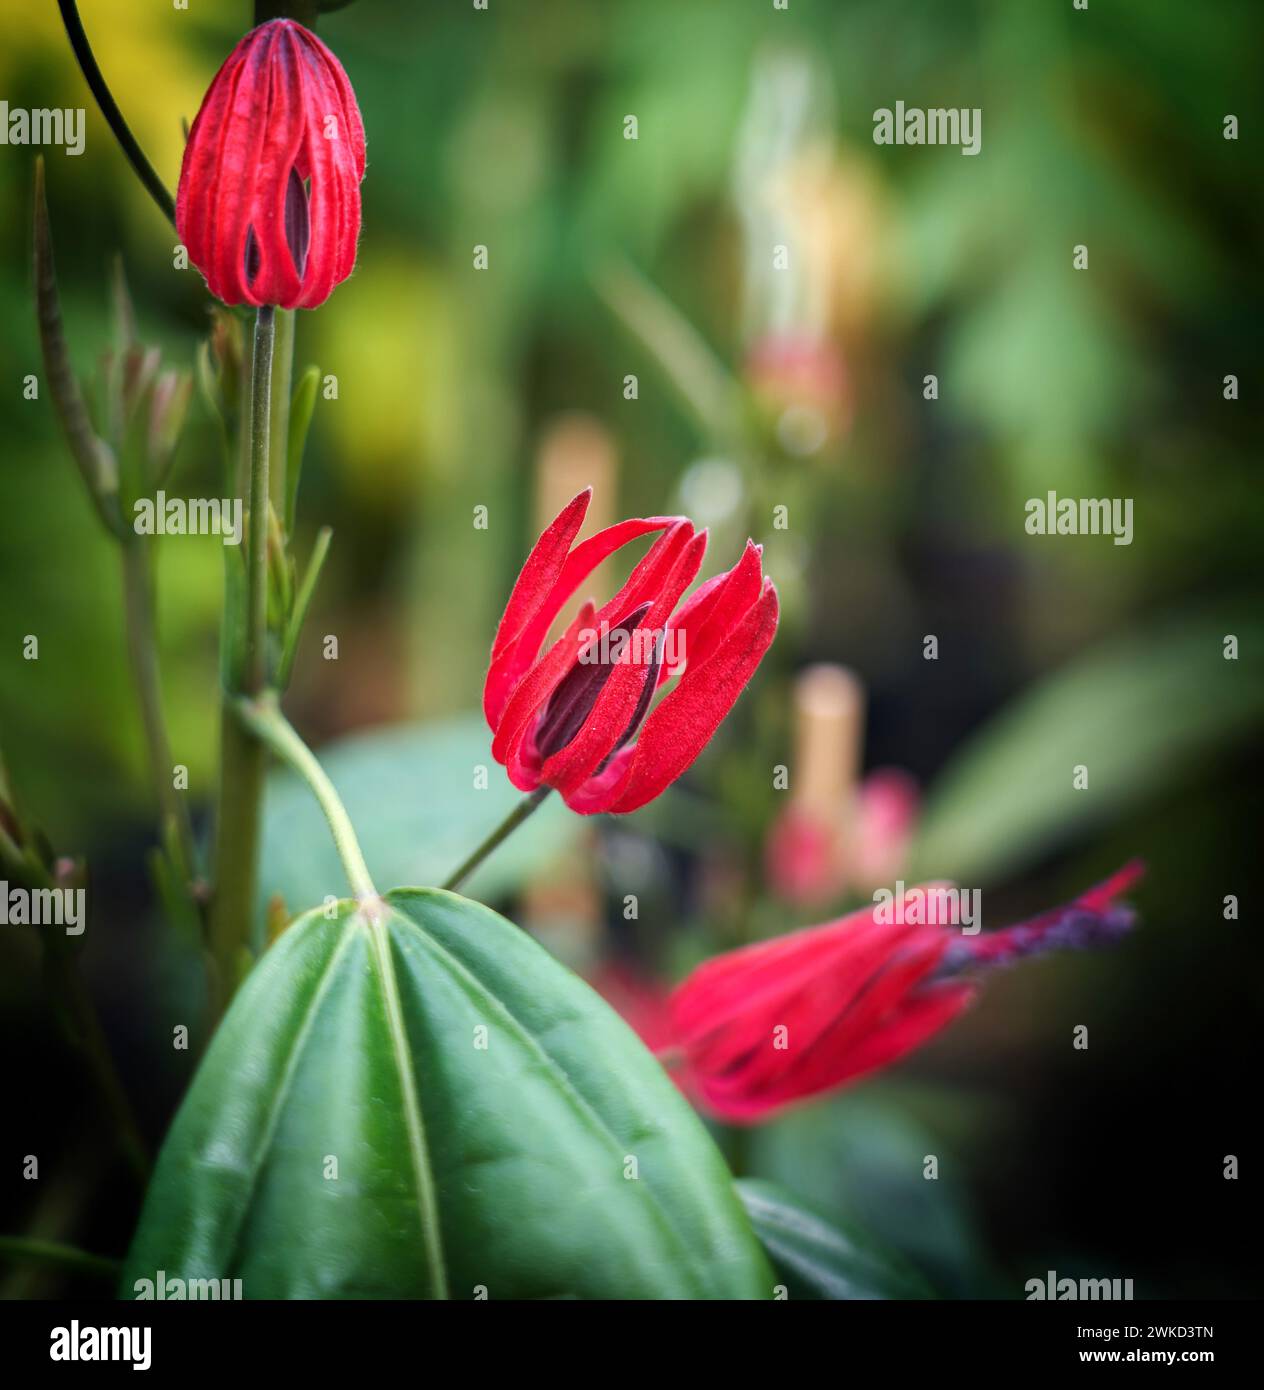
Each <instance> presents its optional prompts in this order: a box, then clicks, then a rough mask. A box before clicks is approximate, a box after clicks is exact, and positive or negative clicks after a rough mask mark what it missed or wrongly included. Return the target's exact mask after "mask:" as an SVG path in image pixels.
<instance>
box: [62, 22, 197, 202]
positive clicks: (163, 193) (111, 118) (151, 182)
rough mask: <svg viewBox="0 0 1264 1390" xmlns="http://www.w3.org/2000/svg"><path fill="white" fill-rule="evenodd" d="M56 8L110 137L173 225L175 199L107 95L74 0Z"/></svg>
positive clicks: (110, 96)
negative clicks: (117, 143) (117, 144)
mask: <svg viewBox="0 0 1264 1390" xmlns="http://www.w3.org/2000/svg"><path fill="white" fill-rule="evenodd" d="M57 8H58V9H59V10H60V11H61V19H62V23H63V24H64V25H65V26H66V37H67V38H68V39H69V40H70V46H71V48H72V49H73V50H74V54H75V58H76V60H77V61H78V63H79V70H80V71H81V72H82V73H83V76H84V80H85V81H86V82H87V84H88V87H89V90H90V91H91V92H92V95H93V96H94V97H95V98H96V102H97V105H98V106H99V107H100V108H101V114H102V115H103V116H104V117H105V123H106V124H107V125H108V126H109V127H110V129H111V131H113V133H114V138H115V139H116V140H117V141H118V142H119V146H120V148H121V149H122V151H123V153H124V154H125V155H126V156H127V160H128V163H129V164H130V165H131V166H132V168H133V169H134V170H135V171H136V176H137V177H138V178H139V179H140V181H141V183H143V184H144V185H145V189H146V191H147V192H148V194H149V196H150V197H151V198H152V199H153V200H154V202H155V203H157V204H158V206H159V207H160V208H161V209H162V214H163V216H164V217H165V218H166V219H167V221H168V222H170V223H171V225H172V226H175V221H176V204H175V199H174V198H172V196H171V194H170V193H169V192H168V191H167V186H166V184H164V183H163V181H162V180H161V179H160V178H159V177H158V174H157V172H156V171H155V169H154V166H153V165H152V164H151V163H150V162H149V160H148V159H146V158H145V154H144V151H143V150H142V149H141V147H140V145H139V144H138V143H137V141H136V137H135V136H134V135H133V134H132V132H131V131H130V130H129V129H128V126H127V122H126V121H125V120H124V119H123V113H122V112H121V111H120V110H119V108H118V103H117V102H116V101H115V100H114V97H113V96H112V95H111V93H110V89H109V87H108V86H106V82H105V78H104V77H103V76H102V74H101V69H100V67H99V66H98V65H97V60H96V57H95V55H94V54H93V52H92V45H91V44H90V43H89V42H88V36H87V34H86V33H85V32H84V28H83V21H82V20H81V19H80V18H79V10H78V8H77V7H76V5H75V0H57Z"/></svg>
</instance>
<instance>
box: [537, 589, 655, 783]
mask: <svg viewBox="0 0 1264 1390" xmlns="http://www.w3.org/2000/svg"><path fill="white" fill-rule="evenodd" d="M649 611H650V605H649V604H648V603H643V604H642V605H641V606H640V607H639V608H637V609H634V610H633V611H632V612H631V613H629V614H628V615H627V617H625V618H623V619H622V620H621V621H620V622H619V624H618V626H617V627H613V628H611V629H610V630H609V632H607V633H605V634H604V636H603V637H598V638H597V640H596V641H595V642H594V643H593V644H592V645H591V646H590V647H589V648H587V649H586V652H585V655H587V656H589V657H590V659H589V660H578V659H577V660H576V662H575V664H574V666H572V667H571V669H570V670H569V671H568V672H567V673H566V675H565V676H563V677H562V679H561V680H560V681H559V682H558V684H557V687H556V688H555V689H554V691H553V694H552V695H551V696H550V697H549V702H548V704H547V705H546V706H545V709H544V713H543V714H542V715H541V716H540V722H539V724H537V726H536V731H535V746H536V751H537V752H538V753H539V755H540V757H541V758H551V757H552V756H553V754H554V753H560V752H561V751H562V749H563V748H565V747H566V746H567V745H568V744H569V743H570V742H571V741H572V740H573V739H574V738H575V736H576V735H577V734H578V733H579V731H580V729H581V728H583V726H584V721H585V720H586V719H587V718H588V716H589V715H590V714H591V713H592V711H593V706H594V705H595V704H596V703H597V697H598V696H599V695H600V694H601V692H602V691H603V690H604V689H605V685H606V682H607V681H608V680H609V679H610V674H611V672H612V671H613V670H614V668H615V662H614V661H612V660H609V659H608V658H609V657H610V655H611V648H612V647H613V648H614V649H615V651H614V655H615V656H618V654H619V653H620V652H621V651H623V650H624V649H625V648H626V646H627V644H628V643H629V642H630V641H631V640H632V634H633V631H634V630H635V628H636V626H637V624H638V623H639V622H640V621H641V619H642V618H644V617H645V615H646V614H647V613H648V612H649ZM661 651H662V643H661V634H658V635H656V636H655V640H654V654H653V658H652V660H651V661H650V662H649V663H648V664H647V676H646V684H645V688H644V689H643V690H642V691H641V694H640V697H639V699H638V700H637V706H636V710H635V711H634V713H633V716H632V719H631V721H630V723H629V724H628V727H627V729H625V730H624V732H623V734H622V735H621V736H620V738H619V741H618V742H617V743H616V744H615V745H614V747H613V748H612V749H611V750H610V754H609V755H607V758H609V756H611V755H613V754H614V753H615V752H616V751H617V750H618V749H619V748H621V747H622V746H623V745H624V744H625V743H626V742H627V741H628V739H630V738H631V737H632V735H633V734H634V733H635V732H636V729H637V726H638V725H639V724H640V722H641V720H642V719H643V718H644V717H645V711H646V710H647V709H648V708H649V702H650V698H651V697H652V696H653V693H654V685H655V684H656V682H657V674H658V663H659V657H660V655H661ZM602 766H603V767H604V766H605V764H604V763H603V764H602Z"/></svg>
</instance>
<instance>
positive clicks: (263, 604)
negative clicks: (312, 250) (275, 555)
mask: <svg viewBox="0 0 1264 1390" xmlns="http://www.w3.org/2000/svg"><path fill="white" fill-rule="evenodd" d="M275 328H276V310H275V309H274V308H273V307H272V305H271V304H261V305H260V306H259V309H258V311H257V313H256V314H255V349H254V357H253V359H252V362H251V369H250V553H249V557H248V560H249V569H248V571H247V575H246V671H245V692H246V694H247V695H258V694H259V692H260V691H261V690H262V689H263V688H264V686H265V685H266V684H267V680H268V502H269V494H268V463H269V458H270V454H271V443H272V344H273V339H274V334H275Z"/></svg>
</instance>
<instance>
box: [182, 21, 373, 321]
mask: <svg viewBox="0 0 1264 1390" xmlns="http://www.w3.org/2000/svg"><path fill="white" fill-rule="evenodd" d="M363 177H364V124H363V122H362V121H361V119H360V109H359V107H358V106H357V105H356V99H355V93H354V92H353V91H352V90H351V83H350V82H349V81H348V80H347V74H346V73H345V72H344V71H343V70H342V64H341V63H339V61H338V59H337V58H335V57H334V55H333V54H332V53H331V52H330V51H329V49H328V48H326V47H325V45H324V44H323V43H321V41H320V40H319V39H318V38H317V37H316V35H315V34H313V33H312V32H311V31H310V30H308V29H305V28H303V26H302V25H301V24H296V23H295V22H294V21H293V20H292V19H273V20H270V21H269V22H268V23H267V24H261V25H260V26H259V27H258V28H257V29H252V30H251V32H250V33H249V34H247V35H246V36H245V38H243V39H242V40H241V42H240V43H239V44H238V45H237V47H236V48H234V49H233V51H232V52H231V53H230V54H229V55H228V59H227V61H226V62H225V63H224V66H223V67H222V68H220V70H219V72H218V73H217V74H216V75H215V79H214V81H213V82H212V83H211V85H210V88H209V90H208V91H207V93H206V96H205V97H204V98H203V101H202V107H201V109H200V110H199V111H198V114H197V119H196V120H195V121H194V122H193V128H192V130H190V132H189V142H188V144H187V145H186V146H185V150H184V163H183V165H182V167H181V169H180V187H179V189H178V190H177V193H176V231H177V233H178V234H179V236H180V239H181V241H182V242H183V243H184V245H185V247H186V248H187V250H188V253H189V259H190V260H191V261H192V262H193V264H194V265H195V266H197V268H198V269H199V270H200V271H201V272H202V274H203V275H204V276H205V277H206V283H207V285H208V286H209V288H210V291H211V293H212V294H213V295H215V296H216V298H217V299H222V300H223V301H224V303H225V304H254V305H260V304H274V305H277V306H278V307H280V308H282V309H314V308H315V307H316V306H317V305H318V304H323V303H324V302H325V300H326V299H328V298H329V296H330V294H331V293H332V292H333V289H334V286H335V285H339V284H341V283H342V281H343V280H345V279H346V278H347V276H348V275H350V274H351V271H352V269H353V268H354V266H355V258H356V241H357V239H358V238H359V235H360V180H361V179H362V178H363Z"/></svg>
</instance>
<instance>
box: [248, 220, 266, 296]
mask: <svg viewBox="0 0 1264 1390" xmlns="http://www.w3.org/2000/svg"><path fill="white" fill-rule="evenodd" d="M262 264H263V257H262V256H261V255H260V254H259V242H258V240H257V239H256V237H255V229H254V227H253V226H250V227H247V228H246V255H245V270H246V284H247V285H253V284H254V282H255V276H256V275H258V274H259V267H260V266H261V265H262Z"/></svg>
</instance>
